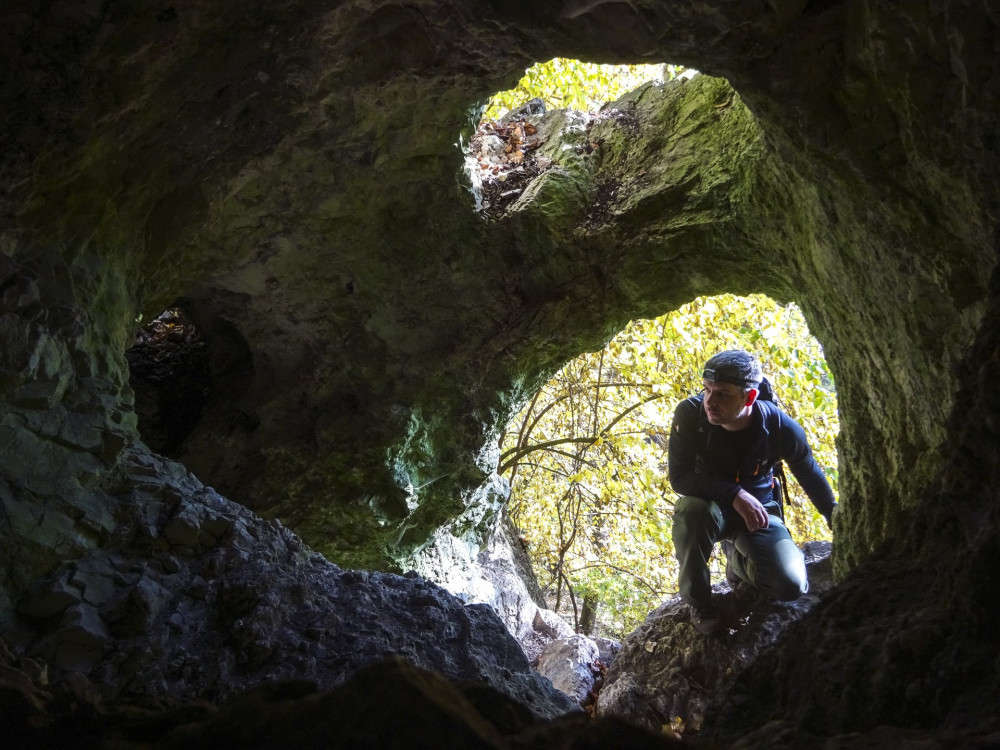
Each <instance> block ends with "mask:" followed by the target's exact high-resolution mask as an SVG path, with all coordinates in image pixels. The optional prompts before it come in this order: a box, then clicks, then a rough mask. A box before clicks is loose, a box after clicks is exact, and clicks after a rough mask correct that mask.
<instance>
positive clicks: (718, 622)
mask: <svg viewBox="0 0 1000 750" xmlns="http://www.w3.org/2000/svg"><path fill="white" fill-rule="evenodd" d="M691 625H692V626H693V627H694V629H695V630H697V631H698V632H699V633H701V634H702V635H719V634H720V633H722V632H723V631H725V629H726V628H725V625H723V623H722V618H721V617H719V613H718V612H716V611H715V607H711V606H709V607H698V606H696V605H694V604H692V605H691Z"/></svg>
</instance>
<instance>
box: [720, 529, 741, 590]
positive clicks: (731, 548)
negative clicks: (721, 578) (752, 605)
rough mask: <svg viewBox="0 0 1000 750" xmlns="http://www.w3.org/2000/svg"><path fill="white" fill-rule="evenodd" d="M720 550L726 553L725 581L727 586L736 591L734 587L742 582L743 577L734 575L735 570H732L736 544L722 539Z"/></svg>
mask: <svg viewBox="0 0 1000 750" xmlns="http://www.w3.org/2000/svg"><path fill="white" fill-rule="evenodd" d="M722 551H723V552H724V553H725V554H726V583H728V584H729V588H731V589H732V590H733V591H736V587H737V586H739V585H740V584H741V583H742V582H743V579H742V578H740V577H739V576H738V575H736V571H735V570H733V555H735V554H736V545H735V544H733V543H732V542H730V541H728V540H725V539H724V540H723V541H722Z"/></svg>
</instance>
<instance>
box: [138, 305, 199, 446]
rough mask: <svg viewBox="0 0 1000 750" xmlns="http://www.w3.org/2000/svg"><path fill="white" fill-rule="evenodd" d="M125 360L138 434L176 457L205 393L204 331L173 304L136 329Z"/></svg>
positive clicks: (147, 442)
mask: <svg viewBox="0 0 1000 750" xmlns="http://www.w3.org/2000/svg"><path fill="white" fill-rule="evenodd" d="M125 359H126V360H127V361H128V365H129V385H130V386H131V388H132V391H133V393H134V394H135V413H136V417H137V419H138V425H139V435H140V437H141V438H142V440H143V442H145V443H146V445H148V446H149V447H150V448H151V449H152V450H154V451H155V452H157V453H160V454H161V455H164V456H167V457H169V458H176V457H177V455H178V453H179V450H180V447H181V444H182V443H183V442H184V440H185V438H187V437H188V435H190V434H191V432H192V431H193V430H194V428H195V427H196V426H197V424H198V422H199V421H200V420H201V418H202V415H203V413H204V410H205V405H206V402H207V398H208V393H209V387H210V383H211V367H210V363H209V352H208V342H207V341H206V339H205V336H204V335H203V334H202V332H201V330H200V329H199V328H198V326H197V325H196V324H195V322H194V320H193V319H192V318H191V316H190V315H188V313H187V312H186V311H185V310H184V309H183V308H181V307H177V306H173V307H170V308H168V309H167V310H165V311H164V312H162V313H161V314H160V315H158V316H157V317H156V318H154V319H153V320H151V321H150V322H148V323H146V324H145V325H142V326H141V327H140V328H139V329H138V331H136V336H135V340H134V343H133V344H132V347H131V348H130V349H129V350H128V351H126V352H125Z"/></svg>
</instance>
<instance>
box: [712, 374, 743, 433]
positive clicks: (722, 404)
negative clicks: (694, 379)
mask: <svg viewBox="0 0 1000 750" xmlns="http://www.w3.org/2000/svg"><path fill="white" fill-rule="evenodd" d="M701 382H702V385H703V386H704V387H705V402H704V403H705V415H706V416H707V417H708V421H709V424H717V425H726V424H732V423H733V422H735V421H736V420H738V419H739V418H740V417H741V416H743V408H744V407H745V406H746V405H747V400H748V397H749V396H750V394H749V393H746V392H745V391H744V390H743V389H742V388H740V386H738V385H733V384H732V383H716V382H713V381H711V380H702V381H701Z"/></svg>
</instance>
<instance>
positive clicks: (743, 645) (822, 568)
mask: <svg viewBox="0 0 1000 750" xmlns="http://www.w3.org/2000/svg"><path fill="white" fill-rule="evenodd" d="M804 551H805V554H806V569H807V571H808V574H809V593H808V594H806V595H805V596H803V597H801V598H799V599H797V600H796V601H794V602H778V601H774V600H771V599H769V598H768V597H766V596H764V595H763V594H759V593H757V592H755V591H753V590H751V589H750V588H749V587H747V586H740V587H738V588H737V590H736V591H732V590H731V589H730V588H729V586H728V584H725V583H722V584H717V585H716V586H715V587H714V594H713V598H714V599H715V603H716V606H717V607H718V609H719V612H720V614H722V616H723V617H724V618H725V619H726V621H727V623H728V625H729V630H728V632H727V633H726V634H725V635H723V636H722V637H719V638H707V637H705V636H702V635H701V634H699V633H698V632H697V631H695V630H694V628H693V627H692V626H691V624H690V608H689V607H688V606H687V605H686V604H684V603H683V602H681V601H680V599H679V598H677V599H671V600H669V601H667V602H665V603H664V604H663V605H661V606H660V607H659V608H658V609H656V610H655V611H653V612H651V613H650V614H649V616H647V617H646V619H645V621H644V622H643V623H642V624H641V625H640V626H639V627H638V628H636V629H635V630H634V631H633V632H632V633H630V634H629V636H628V637H627V638H626V639H625V641H624V643H623V644H622V648H621V652H620V653H619V654H618V656H617V658H616V659H615V661H614V663H613V664H612V665H611V667H610V669H609V670H608V675H607V678H606V679H605V682H604V687H603V688H602V689H601V692H600V694H599V695H598V699H597V715H599V716H621V717H628V718H629V719H631V720H632V721H635V722H638V723H639V724H641V725H642V726H645V727H647V728H649V729H651V730H658V729H660V728H661V727H663V726H675V727H682V728H683V730H684V731H686V732H688V733H697V732H699V731H700V730H701V729H702V728H703V724H704V721H705V715H706V709H707V707H708V705H709V703H710V702H711V701H712V700H713V699H714V698H715V696H716V694H717V693H719V692H720V691H723V690H725V689H726V688H727V687H728V686H729V685H730V684H731V683H732V681H733V679H734V676H735V675H737V674H738V673H739V672H740V671H741V670H743V669H745V668H746V667H747V666H748V665H749V664H751V663H753V662H754V660H755V659H756V658H757V655H758V654H759V653H760V652H761V651H762V650H764V649H766V648H767V647H768V646H771V645H772V644H774V643H776V642H777V641H778V639H779V638H780V637H781V634H782V633H783V632H784V631H785V630H786V629H787V628H788V626H789V624H790V623H792V622H794V621H796V620H798V619H799V618H801V617H802V616H803V615H804V614H805V613H806V612H808V611H809V610H810V609H811V608H812V607H814V606H815V605H816V603H817V601H819V599H820V597H821V595H822V594H823V593H825V592H826V591H828V590H829V589H830V587H831V586H832V584H833V575H832V573H833V571H832V566H831V561H830V551H831V549H830V544H829V543H828V542H814V543H810V545H808V546H807V547H806V549H805V550H804Z"/></svg>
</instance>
